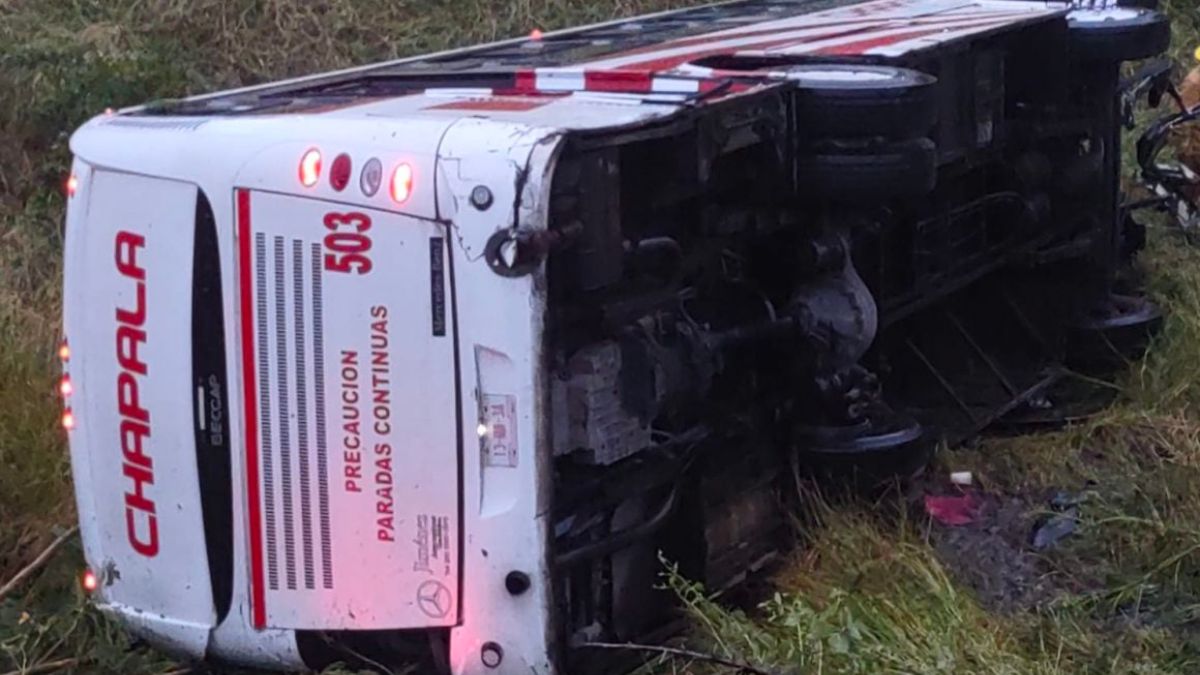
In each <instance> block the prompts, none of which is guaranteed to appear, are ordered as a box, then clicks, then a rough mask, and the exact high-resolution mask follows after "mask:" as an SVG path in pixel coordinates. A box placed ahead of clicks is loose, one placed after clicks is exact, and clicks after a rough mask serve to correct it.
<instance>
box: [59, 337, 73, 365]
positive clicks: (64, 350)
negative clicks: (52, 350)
mask: <svg viewBox="0 0 1200 675" xmlns="http://www.w3.org/2000/svg"><path fill="white" fill-rule="evenodd" d="M58 358H59V360H60V361H70V360H71V348H70V347H68V346H67V341H66V340H63V343H62V344H61V345H60V346H59V348H58Z"/></svg>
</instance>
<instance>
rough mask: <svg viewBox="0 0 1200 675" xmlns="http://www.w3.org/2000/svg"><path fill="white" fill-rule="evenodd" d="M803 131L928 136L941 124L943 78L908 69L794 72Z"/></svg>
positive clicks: (819, 67)
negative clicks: (939, 87)
mask: <svg viewBox="0 0 1200 675" xmlns="http://www.w3.org/2000/svg"><path fill="white" fill-rule="evenodd" d="M788 78H789V79H790V80H791V81H792V82H793V83H794V86H795V87H796V90H797V92H796V116H797V127H798V130H799V132H800V134H801V135H802V136H806V137H808V138H810V139H825V138H863V137H875V136H882V137H885V138H892V139H905V138H919V137H921V136H926V135H928V133H929V130H930V129H931V128H932V127H933V125H934V124H935V123H936V122H937V111H938V105H937V90H936V89H937V88H936V86H935V85H936V84H937V78H935V77H934V76H932V75H928V74H926V73H922V72H918V71H915V70H908V69H906V68H890V67H885V66H867V65H863V66H856V65H849V64H841V63H837V64H834V63H831V64H811V65H803V66H796V67H793V68H789V69H788Z"/></svg>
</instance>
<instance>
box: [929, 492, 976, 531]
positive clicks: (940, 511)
mask: <svg viewBox="0 0 1200 675" xmlns="http://www.w3.org/2000/svg"><path fill="white" fill-rule="evenodd" d="M925 512H926V513H928V514H929V515H930V516H931V517H932V518H933V519H934V520H936V521H938V522H939V523H941V524H942V525H949V526H951V527H954V526H958V525H969V524H971V523H973V522H975V519H976V518H977V517H978V516H979V502H978V501H977V500H976V499H975V496H974V495H972V494H970V493H967V494H963V495H958V496H951V497H937V496H934V495H925Z"/></svg>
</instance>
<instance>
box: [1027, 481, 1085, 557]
mask: <svg viewBox="0 0 1200 675" xmlns="http://www.w3.org/2000/svg"><path fill="white" fill-rule="evenodd" d="M1082 500H1083V498H1082V496H1081V495H1077V494H1072V493H1070V492H1058V493H1056V494H1055V495H1054V497H1053V498H1051V499H1050V508H1052V509H1053V510H1054V512H1053V513H1051V514H1049V515H1048V516H1046V517H1043V518H1041V519H1040V520H1039V521H1038V523H1037V524H1036V525H1035V526H1034V528H1033V533H1032V535H1031V536H1030V538H1029V543H1030V545H1031V546H1033V549H1034V550H1035V551H1045V550H1047V549H1050V548H1053V547H1054V546H1056V545H1057V544H1058V543H1059V542H1060V541H1062V540H1063V539H1065V538H1067V537H1069V536H1070V535H1072V534H1074V533H1075V530H1076V528H1077V527H1078V525H1079V503H1080V502H1081V501H1082Z"/></svg>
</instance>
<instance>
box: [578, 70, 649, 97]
mask: <svg viewBox="0 0 1200 675" xmlns="http://www.w3.org/2000/svg"><path fill="white" fill-rule="evenodd" d="M653 84H654V83H653V80H652V78H651V74H650V73H649V72H647V71H621V70H592V71H585V72H584V73H583V88H584V89H585V90H587V91H614V92H633V93H638V94H648V93H650V91H651V90H652V89H653Z"/></svg>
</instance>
